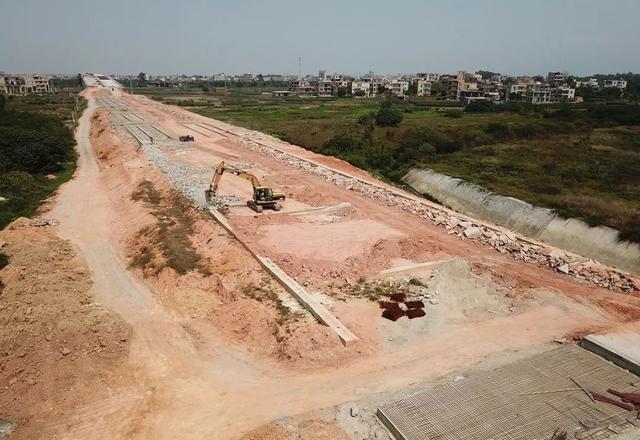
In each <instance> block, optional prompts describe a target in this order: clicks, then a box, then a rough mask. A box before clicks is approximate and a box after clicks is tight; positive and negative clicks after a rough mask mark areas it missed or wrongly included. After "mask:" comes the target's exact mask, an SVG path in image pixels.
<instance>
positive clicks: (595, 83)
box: [576, 78, 599, 89]
mask: <svg viewBox="0 0 640 440" xmlns="http://www.w3.org/2000/svg"><path fill="white" fill-rule="evenodd" d="M576 87H591V88H592V89H597V88H598V87H599V85H598V80H597V79H596V78H589V79H587V80H585V81H576Z"/></svg>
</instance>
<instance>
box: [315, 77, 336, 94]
mask: <svg viewBox="0 0 640 440" xmlns="http://www.w3.org/2000/svg"><path fill="white" fill-rule="evenodd" d="M337 91H338V88H337V87H336V85H335V83H333V82H332V81H328V80H320V81H318V84H317V91H316V93H317V95H318V96H320V97H328V96H333V95H335V94H336V93H337Z"/></svg>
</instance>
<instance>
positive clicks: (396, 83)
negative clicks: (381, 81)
mask: <svg viewBox="0 0 640 440" xmlns="http://www.w3.org/2000/svg"><path fill="white" fill-rule="evenodd" d="M385 87H386V88H387V90H388V91H389V93H391V94H392V95H394V96H398V97H403V96H405V95H406V94H407V91H408V90H409V81H402V80H393V81H389V82H387V83H386V84H385Z"/></svg>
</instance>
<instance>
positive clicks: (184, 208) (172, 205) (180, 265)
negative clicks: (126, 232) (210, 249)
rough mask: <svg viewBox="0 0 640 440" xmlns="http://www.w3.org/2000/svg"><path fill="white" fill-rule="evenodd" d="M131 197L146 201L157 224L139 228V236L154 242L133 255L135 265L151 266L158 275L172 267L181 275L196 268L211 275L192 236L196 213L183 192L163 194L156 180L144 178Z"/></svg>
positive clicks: (141, 266)
mask: <svg viewBox="0 0 640 440" xmlns="http://www.w3.org/2000/svg"><path fill="white" fill-rule="evenodd" d="M131 199H132V200H135V201H139V202H143V203H145V204H146V205H147V206H148V207H149V208H150V209H151V213H152V214H153V216H154V217H155V218H156V223H155V224H154V225H151V226H147V227H145V228H142V229H141V230H140V231H139V236H141V237H145V238H146V239H147V240H146V241H148V242H151V243H152V245H144V246H142V247H141V248H140V249H139V251H138V253H137V254H136V255H134V256H132V257H131V260H130V263H129V264H130V266H131V267H138V268H141V269H143V270H145V269H151V270H152V271H153V273H156V274H157V273H159V272H160V271H161V270H162V269H163V268H165V267H169V268H171V269H173V270H174V271H176V273H178V274H180V275H185V274H187V273H188V272H191V271H193V270H197V271H199V272H200V273H201V274H202V275H205V276H207V275H210V273H209V271H208V270H207V268H206V267H205V266H204V265H203V264H202V261H201V260H202V257H201V256H200V255H199V254H198V253H197V252H196V250H195V248H194V247H193V244H192V243H191V239H190V238H189V237H190V236H191V235H192V234H193V232H194V221H195V220H194V216H195V215H196V213H195V212H194V210H193V208H192V207H191V205H190V204H189V203H188V201H187V200H186V199H185V198H184V197H183V196H182V195H180V194H178V193H177V192H175V191H171V192H170V193H169V194H167V195H163V194H162V193H161V192H160V191H158V190H157V189H156V188H155V187H154V186H153V183H152V182H150V181H148V180H143V181H141V182H140V183H139V184H138V187H137V188H136V190H135V191H134V192H133V193H132V194H131Z"/></svg>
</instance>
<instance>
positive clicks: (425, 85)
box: [416, 78, 431, 96]
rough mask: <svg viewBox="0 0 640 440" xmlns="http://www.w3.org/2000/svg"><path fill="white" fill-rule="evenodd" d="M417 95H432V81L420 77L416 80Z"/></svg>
mask: <svg viewBox="0 0 640 440" xmlns="http://www.w3.org/2000/svg"><path fill="white" fill-rule="evenodd" d="M416 87H417V93H416V95H417V96H431V81H427V80H426V79H422V78H419V79H417V80H416Z"/></svg>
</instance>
